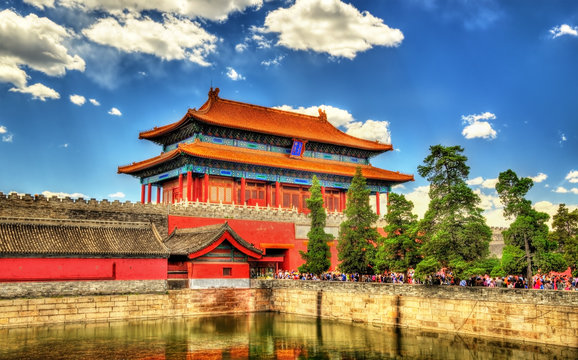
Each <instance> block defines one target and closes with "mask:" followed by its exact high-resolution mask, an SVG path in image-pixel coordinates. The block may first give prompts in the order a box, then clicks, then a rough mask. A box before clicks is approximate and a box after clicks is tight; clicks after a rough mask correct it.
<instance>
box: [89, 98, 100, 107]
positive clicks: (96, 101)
mask: <svg viewBox="0 0 578 360" xmlns="http://www.w3.org/2000/svg"><path fill="white" fill-rule="evenodd" d="M88 101H90V103H91V104H92V105H94V106H100V103H99V102H98V100H96V99H88Z"/></svg>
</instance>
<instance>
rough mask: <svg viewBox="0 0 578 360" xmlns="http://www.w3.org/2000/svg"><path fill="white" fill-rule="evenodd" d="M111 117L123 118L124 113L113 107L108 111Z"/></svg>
mask: <svg viewBox="0 0 578 360" xmlns="http://www.w3.org/2000/svg"><path fill="white" fill-rule="evenodd" d="M108 113H109V115H114V116H121V115H122V113H121V112H120V110H119V109H117V108H115V107H113V108H111V109H110V110H109V111H108Z"/></svg>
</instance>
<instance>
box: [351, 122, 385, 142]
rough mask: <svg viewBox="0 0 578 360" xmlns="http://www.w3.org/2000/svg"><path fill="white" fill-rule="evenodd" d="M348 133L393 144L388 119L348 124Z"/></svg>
mask: <svg viewBox="0 0 578 360" xmlns="http://www.w3.org/2000/svg"><path fill="white" fill-rule="evenodd" d="M346 128H347V131H346V133H347V134H349V135H351V136H355V137H358V138H362V139H366V140H375V141H379V142H381V143H384V144H391V134H390V132H389V122H388V121H376V120H366V121H365V122H361V121H356V122H353V123H350V124H347V125H346Z"/></svg>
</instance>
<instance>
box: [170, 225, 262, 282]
mask: <svg viewBox="0 0 578 360" xmlns="http://www.w3.org/2000/svg"><path fill="white" fill-rule="evenodd" d="M164 243H165V245H166V246H167V248H169V251H170V257H169V265H168V274H169V275H168V279H169V283H171V282H173V281H174V280H178V279H188V287H189V288H209V287H236V288H248V287H249V285H250V284H249V277H250V262H258V261H260V260H261V258H262V256H263V251H262V250H260V249H258V248H257V247H255V246H254V245H253V244H251V243H249V242H247V241H245V240H244V239H243V238H241V237H240V236H239V235H238V234H237V233H236V232H235V231H234V230H233V229H232V228H231V227H230V226H229V224H228V223H226V222H225V223H224V224H217V225H207V226H201V227H196V228H187V229H178V228H175V229H174V230H173V232H172V233H171V234H170V235H169V236H168V237H167V238H166V239H165V240H164ZM177 282H178V281H177ZM171 286H172V285H171Z"/></svg>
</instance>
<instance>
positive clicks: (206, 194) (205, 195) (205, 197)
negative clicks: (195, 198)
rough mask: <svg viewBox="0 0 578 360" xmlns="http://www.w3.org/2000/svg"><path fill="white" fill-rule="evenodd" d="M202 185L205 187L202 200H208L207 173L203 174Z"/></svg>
mask: <svg viewBox="0 0 578 360" xmlns="http://www.w3.org/2000/svg"><path fill="white" fill-rule="evenodd" d="M203 187H204V188H205V193H204V194H203V195H204V196H203V202H209V174H205V177H204V178H203Z"/></svg>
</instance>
